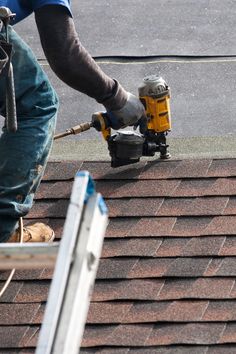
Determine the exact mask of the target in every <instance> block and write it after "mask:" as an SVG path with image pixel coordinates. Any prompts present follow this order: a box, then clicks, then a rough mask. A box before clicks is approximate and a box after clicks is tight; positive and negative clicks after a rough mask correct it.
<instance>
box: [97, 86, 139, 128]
mask: <svg viewBox="0 0 236 354" xmlns="http://www.w3.org/2000/svg"><path fill="white" fill-rule="evenodd" d="M115 82H116V85H117V88H116V92H115V94H114V95H113V97H111V98H110V99H109V101H108V102H104V103H103V105H104V106H105V108H106V110H107V115H108V118H109V121H110V124H111V128H112V129H115V130H118V129H121V128H125V127H127V126H132V125H137V124H138V122H139V121H140V119H141V118H142V119H143V117H145V109H144V106H143V104H142V103H141V102H140V100H139V99H138V98H137V97H136V96H134V95H133V94H132V93H130V92H127V91H125V90H124V88H123V87H122V86H121V85H120V84H119V83H118V82H117V81H116V80H115Z"/></svg>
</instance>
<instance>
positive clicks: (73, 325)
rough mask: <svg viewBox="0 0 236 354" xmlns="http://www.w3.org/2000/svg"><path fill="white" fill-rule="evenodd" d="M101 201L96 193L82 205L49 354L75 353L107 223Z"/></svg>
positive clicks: (86, 311) (82, 328) (84, 321)
mask: <svg viewBox="0 0 236 354" xmlns="http://www.w3.org/2000/svg"><path fill="white" fill-rule="evenodd" d="M101 201H102V202H103V199H102V198H101V195H100V194H96V195H93V196H92V197H91V198H90V199H89V201H88V204H87V206H86V210H85V214H84V220H83V223H82V227H81V231H80V234H79V237H78V243H77V246H76V249H75V258H74V262H73V265H72V267H71V271H70V275H69V280H68V287H67V289H66V292H65V298H64V302H63V305H62V309H61V316H60V321H59V323H58V329H57V332H56V335H55V340H54V345H53V348H52V354H58V353H60V354H68V353H70V354H77V353H78V352H79V347H80V344H81V341H82V337H83V333H84V327H85V324H86V319H87V313H88V309H89V304H90V298H91V294H92V289H93V285H94V282H95V278H96V273H97V268H98V264H99V258H100V256H101V252H102V246H103V240H104V236H105V231H106V227H107V223H108V217H107V211H106V210H105V211H104V210H101V208H100V206H99V205H100V202H101ZM103 203H104V202H103Z"/></svg>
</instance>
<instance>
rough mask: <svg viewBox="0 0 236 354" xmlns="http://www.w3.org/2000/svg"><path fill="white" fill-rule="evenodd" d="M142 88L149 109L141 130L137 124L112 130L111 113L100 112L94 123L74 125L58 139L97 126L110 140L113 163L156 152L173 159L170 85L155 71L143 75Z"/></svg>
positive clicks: (146, 109)
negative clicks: (169, 147) (148, 74)
mask: <svg viewBox="0 0 236 354" xmlns="http://www.w3.org/2000/svg"><path fill="white" fill-rule="evenodd" d="M138 91H139V98H140V100H141V102H142V103H143V105H144V107H145V112H146V117H145V118H142V119H141V120H140V121H139V122H138V124H137V125H138V126H139V130H140V132H137V130H136V128H137V126H136V127H134V129H133V130H129V131H127V130H118V131H116V132H115V133H113V134H112V130H111V127H110V121H109V116H108V114H107V113H102V112H97V113H94V114H93V116H92V121H91V122H90V123H82V124H80V125H78V126H75V127H73V128H70V129H68V130H67V131H66V132H64V133H61V134H58V135H56V136H55V137H54V139H59V138H61V137H64V136H66V135H70V134H79V133H81V132H83V131H86V130H88V129H90V128H91V127H93V128H95V129H96V130H97V131H100V132H101V133H102V135H103V138H104V139H105V140H106V141H107V143H108V149H109V152H110V156H111V166H112V167H118V166H123V165H128V164H132V163H135V162H138V161H139V160H140V158H141V157H142V156H154V155H155V153H156V152H160V158H161V159H169V158H170V154H169V153H168V145H167V144H166V135H167V134H168V132H169V131H170V130H171V116H170V89H169V87H168V85H167V84H166V82H165V81H164V80H163V79H162V78H161V77H159V76H156V75H151V76H147V77H145V78H144V79H143V82H142V84H141V85H140V86H139V88H138Z"/></svg>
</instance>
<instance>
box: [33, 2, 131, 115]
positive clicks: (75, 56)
mask: <svg viewBox="0 0 236 354" xmlns="http://www.w3.org/2000/svg"><path fill="white" fill-rule="evenodd" d="M35 19H36V24H37V27H38V31H39V35H40V39H41V43H42V47H43V50H44V53H45V55H46V58H47V60H48V62H49V65H50V66H51V68H52V70H53V71H54V72H55V73H56V75H57V76H58V77H59V78H60V79H61V80H62V81H64V82H65V83H66V84H68V85H69V86H70V87H72V88H74V89H76V90H78V91H80V92H83V93H85V94H87V95H88V96H90V97H93V98H95V99H96V101H97V102H99V103H102V104H104V106H105V107H106V108H107V109H108V110H118V109H120V108H121V107H122V106H123V105H124V104H125V102H126V100H127V93H126V91H125V90H124V89H123V88H122V86H121V85H119V84H118V83H117V82H116V80H113V79H112V78H110V77H109V76H107V75H106V74H105V73H104V72H103V71H102V70H101V68H100V67H99V66H98V65H97V63H96V62H95V61H94V60H93V58H92V57H91V55H90V54H89V53H88V52H87V51H86V49H85V48H84V47H83V46H82V44H81V43H80V40H79V36H78V34H77V32H76V30H75V26H74V21H73V19H72V18H71V16H70V14H69V13H68V11H67V9H66V8H65V7H63V6H60V5H47V6H44V7H41V8H40V9H38V10H36V11H35Z"/></svg>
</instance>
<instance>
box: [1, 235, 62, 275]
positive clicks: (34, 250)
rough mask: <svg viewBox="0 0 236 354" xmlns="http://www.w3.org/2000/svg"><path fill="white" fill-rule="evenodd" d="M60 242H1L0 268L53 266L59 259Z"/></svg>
mask: <svg viewBox="0 0 236 354" xmlns="http://www.w3.org/2000/svg"><path fill="white" fill-rule="evenodd" d="M58 249H59V243H58V242H53V243H52V244H43V243H40V242H39V243H37V242H35V243H26V244H19V243H7V244H0V269H1V270H9V269H11V268H17V269H39V268H45V267H47V268H53V267H54V266H55V262H56V259H57V254H58Z"/></svg>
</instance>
